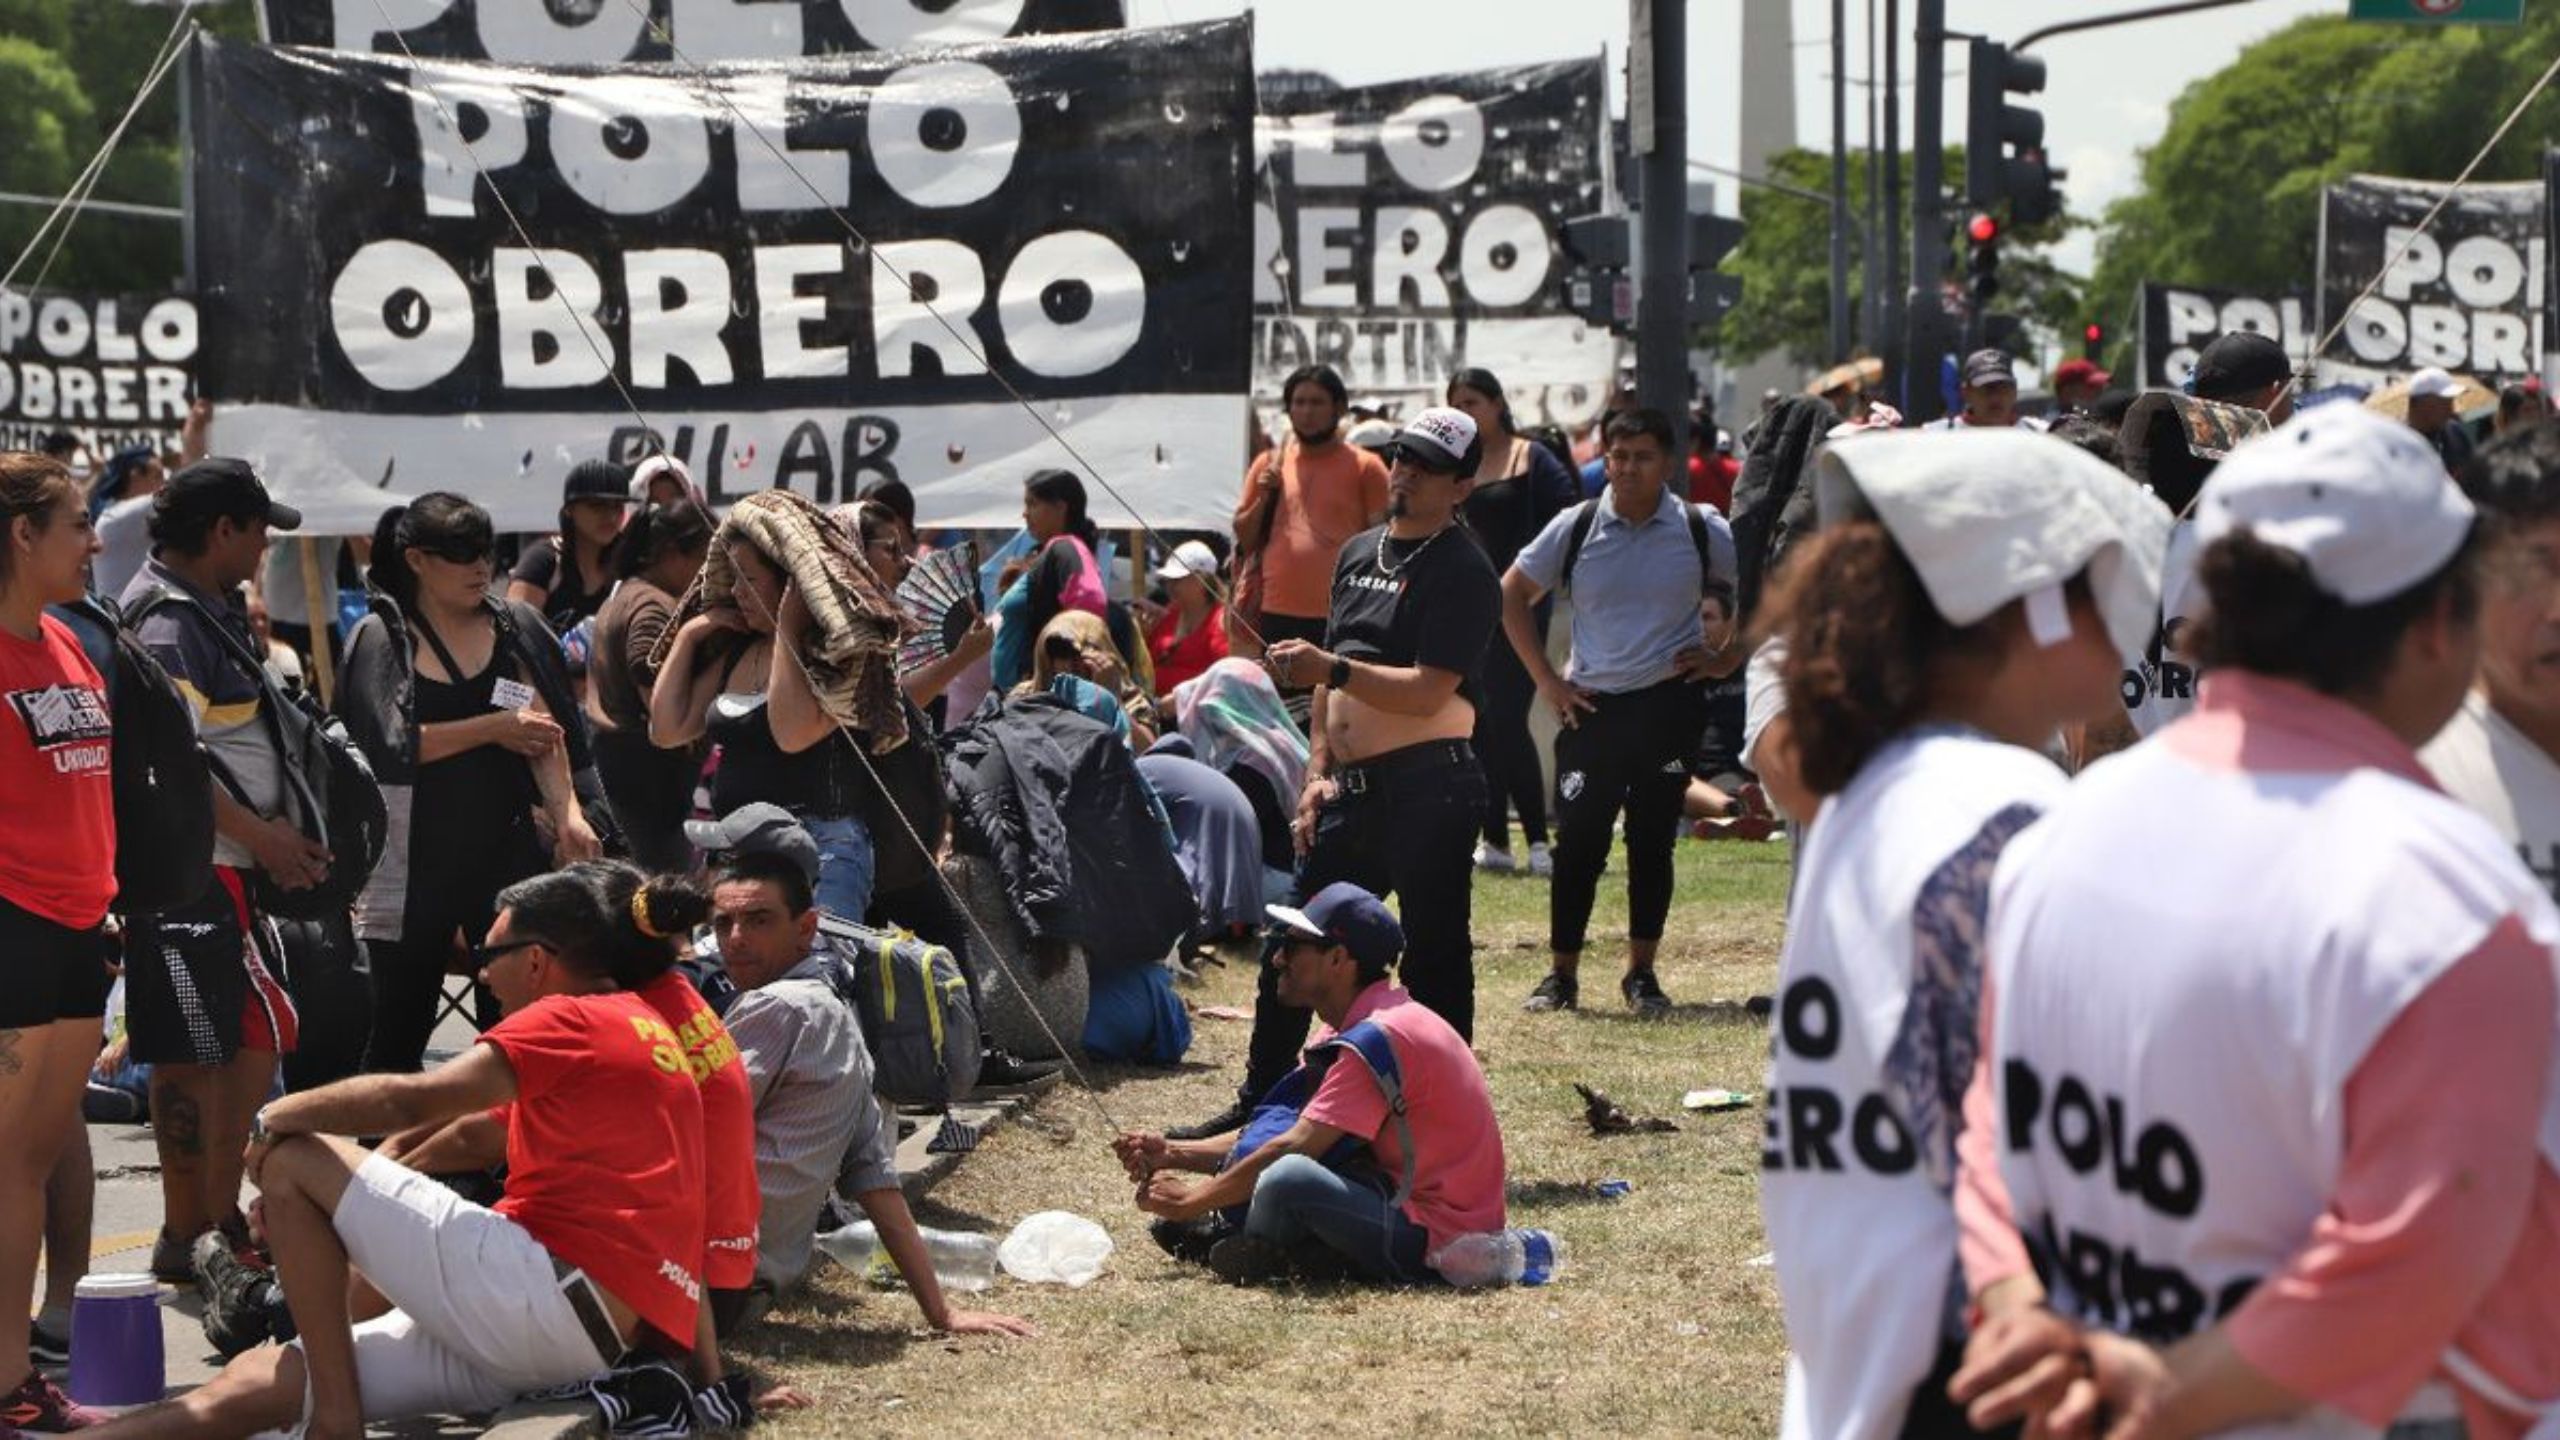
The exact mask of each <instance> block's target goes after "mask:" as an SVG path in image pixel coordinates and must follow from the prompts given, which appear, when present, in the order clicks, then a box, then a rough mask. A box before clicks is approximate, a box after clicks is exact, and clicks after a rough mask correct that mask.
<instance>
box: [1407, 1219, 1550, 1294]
mask: <svg viewBox="0 0 2560 1440" xmlns="http://www.w3.org/2000/svg"><path fill="white" fill-rule="evenodd" d="M1564 1256H1565V1246H1564V1239H1563V1237H1561V1236H1559V1235H1556V1234H1555V1233H1553V1232H1552V1231H1547V1230H1489V1231H1486V1232H1485V1233H1483V1234H1481V1235H1461V1236H1459V1237H1458V1238H1457V1239H1455V1240H1452V1241H1450V1242H1449V1243H1448V1244H1446V1245H1443V1246H1441V1247H1440V1248H1439V1249H1438V1250H1436V1251H1434V1252H1432V1254H1431V1256H1430V1257H1429V1258H1430V1263H1431V1268H1432V1269H1434V1270H1437V1271H1439V1272H1440V1278H1441V1279H1443V1280H1446V1281H1448V1282H1449V1283H1450V1284H1452V1285H1455V1286H1457V1287H1458V1288H1459V1289H1461V1290H1477V1289H1482V1288H1483V1287H1485V1286H1488V1285H1544V1284H1546V1283H1547V1282H1548V1281H1550V1280H1553V1279H1554V1278H1556V1272H1557V1271H1558V1270H1561V1269H1563V1268H1564Z"/></svg>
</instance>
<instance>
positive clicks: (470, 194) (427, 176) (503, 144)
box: [409, 74, 527, 215]
mask: <svg viewBox="0 0 2560 1440" xmlns="http://www.w3.org/2000/svg"><path fill="white" fill-rule="evenodd" d="M409 114H410V118H411V119H413V120H415V121H416V122H417V126H418V177H419V178H418V183H419V187H420V188H421V189H422V190H423V191H424V192H425V196H426V203H427V213H428V214H430V215H469V214H471V213H473V211H474V209H475V208H476V206H477V204H478V200H477V194H476V192H477V191H478V189H479V185H480V172H481V170H483V169H486V170H487V171H488V172H489V173H490V174H492V175H494V174H496V173H498V172H499V171H501V170H508V169H512V168H514V167H515V166H517V165H520V164H522V163H523V162H524V155H525V146H526V143H527V132H526V126H525V118H524V105H523V103H522V102H521V101H519V100H517V99H516V95H515V92H514V91H512V90H509V89H507V88H506V87H505V86H502V85H496V84H483V83H481V82H480V81H476V80H468V79H460V78H455V77H451V76H430V75H423V74H421V75H417V76H413V77H412V83H411V87H410V90H409ZM448 117H450V118H448ZM457 127H459V128H457Z"/></svg>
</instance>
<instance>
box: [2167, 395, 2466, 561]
mask: <svg viewBox="0 0 2560 1440" xmlns="http://www.w3.org/2000/svg"><path fill="white" fill-rule="evenodd" d="M2436 373H2437V374H2439V375H2441V374H2443V373H2444V372H2443V371H2441V370H2439V371H2437V372H2436ZM2472 515H2473V511H2472V508H2471V502H2470V501H2469V500H2467V499H2465V498H2463V494H2462V492H2461V491H2460V490H2459V489H2456V488H2455V486H2454V483H2453V481H2452V479H2451V478H2449V477H2448V476H2446V474H2445V473H2444V461H2443V460H2441V459H2439V458H2437V455H2436V452H2435V447H2433V446H2431V445H2429V444H2428V443H2427V441H2426V437H2425V436H2422V435H2420V434H2419V433H2418V432H2416V431H2415V430H2412V429H2410V428H2409V427H2408V426H2406V425H2403V424H2401V423H2400V422H2399V421H2397V420H2393V419H2391V418H2389V417H2388V416H2384V415H2379V414H2376V413H2375V412H2373V411H2371V410H2368V409H2366V408H2365V407H2363V406H2361V405H2322V406H2319V407H2318V408H2316V409H2311V410H2305V411H2302V412H2301V413H2300V414H2297V415H2295V416H2294V417H2293V418H2292V419H2290V420H2288V421H2286V422H2285V423H2284V424H2282V425H2280V426H2278V427H2276V428H2275V429H2273V430H2270V431H2268V432H2267V433H2266V434H2264V435H2261V436H2259V437H2257V438H2256V439H2254V440H2251V441H2249V442H2248V443H2246V444H2244V445H2242V446H2241V447H2240V448H2239V449H2237V450H2234V451H2232V452H2231V458H2230V459H2228V460H2225V461H2223V462H2222V464H2221V465H2220V466H2219V467H2218V468H2216V469H2215V470H2214V472H2213V478H2212V479H2210V480H2207V481H2206V482H2205V484H2204V490H2203V492H2202V493H2201V494H2199V495H2198V496H2197V497H2196V510H2195V525H2196V542H2197V548H2198V549H2199V550H2201V549H2202V548H2203V547H2204V546H2206V545H2210V544H2212V543H2213V542H2214V541H2216V540H2219V539H2221V538H2222V537H2223V536H2225V535H2228V534H2231V533H2232V532H2233V531H2236V530H2240V529H2243V528H2245V529H2247V530H2248V531H2249V533H2250V534H2252V535H2254V536H2256V537H2257V538H2258V539H2260V540H2262V541H2264V542H2265V543H2267V544H2269V545H2273V546H2275V547H2277V548H2278V549H2282V550H2290V551H2292V552H2293V553H2294V554H2296V555H2299V556H2301V557H2302V560H2303V563H2304V564H2305V565H2308V566H2309V567H2310V569H2311V578H2312V579H2313V580H2314V581H2316V582H2318V584H2319V586H2320V588H2321V589H2323V590H2326V591H2328V592H2329V593H2330V594H2332V595H2335V596H2336V597H2338V598H2339V599H2340V600H2343V601H2345V602H2346V603H2347V604H2349V605H2370V604H2373V603H2374V602H2375V601H2378V600H2387V599H2389V598H2390V597H2392V596H2394V595H2397V594H2399V593H2400V592H2402V591H2404V590H2406V589H2408V588H2409V587H2410V586H2412V585H2415V584H2417V583H2418V582H2419V581H2421V580H2424V579H2426V578H2427V577H2428V576H2430V575H2433V574H2435V573H2436V572H2437V571H2438V570H2441V569H2443V568H2444V565H2445V562H2446V561H2448V560H2451V559H2452V558H2453V556H2454V552H2455V551H2457V550H2459V549H2461V548H2462V542H2463V540H2464V538H2465V537H2467V536H2468V535H2469V534H2470V533H2471V523H2472Z"/></svg>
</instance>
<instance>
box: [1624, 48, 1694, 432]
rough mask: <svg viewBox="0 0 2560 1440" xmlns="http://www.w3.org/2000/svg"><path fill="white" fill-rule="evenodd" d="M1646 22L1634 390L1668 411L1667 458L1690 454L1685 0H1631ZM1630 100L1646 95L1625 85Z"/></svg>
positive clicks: (1637, 100)
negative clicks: (1649, 144) (1646, 145)
mask: <svg viewBox="0 0 2560 1440" xmlns="http://www.w3.org/2000/svg"><path fill="white" fill-rule="evenodd" d="M1633 4H1634V7H1635V9H1634V12H1633V13H1634V16H1635V18H1636V19H1638V20H1640V21H1641V20H1644V19H1646V18H1647V16H1648V14H1649V17H1650V21H1651V23H1650V24H1645V25H1639V26H1638V27H1637V32H1636V33H1638V34H1643V33H1644V32H1645V31H1647V30H1649V31H1650V32H1651V39H1652V45H1651V48H1650V50H1649V51H1648V55H1647V58H1648V59H1649V60H1650V61H1651V62H1652V84H1651V86H1650V89H1651V90H1652V105H1651V107H1650V109H1651V114H1652V121H1653V125H1652V130H1653V148H1652V150H1651V151H1650V152H1649V153H1647V154H1645V155H1644V156H1643V157H1642V158H1641V160H1640V161H1639V163H1640V164H1641V166H1642V167H1643V175H1644V209H1643V211H1642V213H1641V217H1640V220H1639V224H1640V225H1641V227H1642V228H1641V229H1640V230H1639V232H1638V233H1639V234H1640V235H1641V236H1642V237H1643V242H1644V249H1643V253H1642V254H1641V255H1640V256H1639V257H1638V259H1639V261H1640V263H1641V265H1642V267H1643V268H1642V279H1641V281H1640V283H1639V284H1638V285H1637V287H1636V395H1637V398H1638V399H1639V400H1641V401H1642V402H1643V403H1644V404H1645V405H1647V406H1649V407H1651V408H1653V409H1656V410H1660V411H1661V412H1662V413H1663V414H1665V415H1667V416H1669V417H1671V434H1672V441H1673V445H1672V452H1671V454H1672V464H1673V465H1674V466H1680V465H1684V464H1686V463H1687V456H1688V454H1689V95H1688V88H1689V87H1688V80H1687V70H1686V65H1687V61H1688V48H1689V46H1688V28H1689V27H1688V16H1687V14H1686V11H1687V9H1688V0H1633ZM1628 98H1629V103H1630V104H1640V103H1642V102H1643V100H1644V98H1645V97H1643V96H1641V95H1637V94H1635V93H1633V87H1630V94H1629V97H1628Z"/></svg>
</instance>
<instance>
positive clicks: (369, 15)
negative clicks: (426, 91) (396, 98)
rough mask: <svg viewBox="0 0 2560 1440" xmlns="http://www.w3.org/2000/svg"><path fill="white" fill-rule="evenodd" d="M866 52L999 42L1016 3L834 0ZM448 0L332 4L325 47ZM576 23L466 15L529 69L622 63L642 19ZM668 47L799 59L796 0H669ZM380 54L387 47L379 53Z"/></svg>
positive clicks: (516, 2) (484, 6) (531, 3)
mask: <svg viewBox="0 0 2560 1440" xmlns="http://www.w3.org/2000/svg"><path fill="white" fill-rule="evenodd" d="M835 3H836V5H837V7H838V8H839V9H841V10H842V11H843V13H844V16H845V19H846V20H847V21H848V22H849V23H850V24H851V25H852V26H853V28H854V29H855V31H856V32H858V33H859V34H860V35H861V37H862V39H863V40H864V42H865V43H867V44H869V45H870V46H872V47H873V48H875V49H880V50H899V49H907V48H912V47H918V46H926V45H957V44H964V43H968V42H971V41H978V40H1001V39H1003V38H1004V37H1005V36H1007V35H1010V34H1011V33H1013V28H1014V27H1015V26H1016V25H1018V24H1020V23H1021V20H1022V4H1023V0H835ZM454 4H455V0H334V3H333V4H332V5H331V7H330V9H331V19H330V29H331V31H332V32H333V33H332V37H331V39H330V40H329V41H328V42H327V43H328V44H329V46H330V47H331V48H334V49H339V50H372V49H374V48H376V47H375V45H374V43H373V42H374V40H375V39H376V38H377V37H378V36H381V35H382V34H383V33H384V32H386V31H387V32H390V33H392V34H399V33H403V32H406V31H411V30H416V29H419V28H420V27H422V26H426V25H431V24H433V23H435V22H436V21H437V20H439V19H442V18H443V17H444V15H445V14H446V13H447V12H448V11H450V10H451V9H453V7H454ZM589 8H590V10H591V12H592V13H591V14H590V16H589V17H588V18H585V19H583V20H580V21H575V22H572V21H569V20H566V19H564V18H554V16H553V14H552V6H551V5H550V4H549V3H548V0H480V3H479V4H478V5H476V6H474V7H473V9H474V11H475V12H476V15H477V19H478V28H479V34H480V45H481V48H482V49H483V50H484V51H486V52H487V54H488V56H489V58H490V59H492V60H500V61H508V62H513V63H520V64H533V65H610V64H615V63H618V62H620V61H622V60H624V59H626V58H628V57H629V55H630V54H631V52H632V50H633V48H634V47H635V46H637V45H638V44H639V42H640V40H641V38H642V36H643V34H644V33H645V32H644V29H643V26H644V24H645V22H646V15H645V13H644V12H643V11H641V10H640V9H639V8H638V7H635V6H632V5H626V4H622V3H620V0H601V3H600V4H597V5H594V6H591V7H589ZM668 31H669V38H670V41H671V42H672V43H673V44H674V45H675V46H676V47H677V48H678V49H681V50H682V51H683V52H684V53H685V54H686V55H687V56H689V57H691V58H693V59H696V60H784V59H793V58H797V57H798V56H800V55H801V54H803V53H805V37H804V34H803V26H802V24H801V16H800V6H799V5H798V4H797V3H796V0H673V4H672V6H671V7H670V9H669V13H668ZM383 48H396V47H393V46H389V45H386V46H385V47H383Z"/></svg>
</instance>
